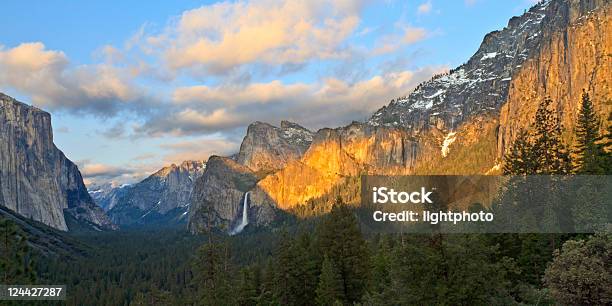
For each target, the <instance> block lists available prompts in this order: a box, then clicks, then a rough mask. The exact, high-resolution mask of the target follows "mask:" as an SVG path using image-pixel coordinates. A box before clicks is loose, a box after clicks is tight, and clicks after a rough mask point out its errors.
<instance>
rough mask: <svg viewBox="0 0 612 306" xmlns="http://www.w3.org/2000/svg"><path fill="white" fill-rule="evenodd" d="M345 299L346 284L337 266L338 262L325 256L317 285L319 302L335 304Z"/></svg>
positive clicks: (320, 303)
mask: <svg viewBox="0 0 612 306" xmlns="http://www.w3.org/2000/svg"><path fill="white" fill-rule="evenodd" d="M344 300H345V297H344V285H343V283H342V276H341V275H340V271H338V269H337V268H336V264H335V263H334V262H333V261H332V260H331V259H329V257H327V256H325V258H324V259H323V264H322V265H321V276H320V277H319V285H318V286H317V299H316V301H317V304H319V305H333V304H336V303H341V301H344Z"/></svg>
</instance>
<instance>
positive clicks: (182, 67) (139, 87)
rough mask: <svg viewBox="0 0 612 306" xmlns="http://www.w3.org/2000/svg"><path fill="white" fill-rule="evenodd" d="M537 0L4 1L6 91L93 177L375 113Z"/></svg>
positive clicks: (2, 74) (1, 61)
mask: <svg viewBox="0 0 612 306" xmlns="http://www.w3.org/2000/svg"><path fill="white" fill-rule="evenodd" d="M532 4H533V1H531V0H512V1H510V0H508V1H494V0H446V1H442V0H429V1H428V0H419V1H392V0H387V1H384V0H383V1H367V0H341V1H324V0H312V1H291V0H252V1H242V2H235V1H230V2H216V1H146V2H145V1H142V2H139V1H11V0H8V1H3V9H4V11H5V12H11V13H10V14H4V15H3V18H1V19H0V46H1V47H0V91H3V92H5V93H7V94H9V95H12V96H14V97H16V98H18V99H19V100H22V101H24V102H26V103H30V104H34V105H36V106H38V107H40V108H42V109H44V110H47V111H49V112H51V113H52V115H53V127H54V137H55V143H56V145H57V146H58V147H59V148H60V149H61V150H63V151H64V152H65V153H66V155H67V156H68V157H69V158H70V159H72V160H73V161H76V162H77V163H78V164H79V166H80V168H81V170H82V172H83V174H84V177H85V178H86V181H87V182H88V183H100V182H104V181H113V182H116V183H124V182H133V181H135V180H138V179H140V178H142V177H143V176H145V175H147V174H150V173H151V172H153V171H154V170H155V169H157V168H159V167H161V166H163V165H167V164H169V163H173V162H174V163H176V162H180V161H181V160H185V159H206V158H207V157H208V156H209V155H210V154H231V153H232V152H234V151H236V150H237V148H238V146H239V144H240V141H241V138H242V136H243V135H244V132H245V129H246V126H247V125H248V124H249V123H250V122H252V121H256V120H260V121H267V122H270V123H272V124H278V123H279V122H280V120H283V119H289V120H292V121H295V122H297V123H300V124H302V125H304V126H307V127H309V128H312V129H317V128H321V127H324V126H328V127H336V126H340V125H343V124H345V123H348V122H350V121H352V120H363V119H366V118H367V117H368V116H369V115H370V114H371V113H372V112H373V111H374V110H376V109H377V108H379V107H381V106H382V105H385V104H387V103H388V102H389V100H391V99H393V98H395V97H397V96H400V95H405V94H407V93H409V92H410V90H411V89H412V88H414V87H415V86H416V85H417V84H418V83H419V82H421V81H423V80H425V79H427V78H428V77H430V76H431V75H432V74H434V73H438V72H441V71H444V70H446V69H448V68H452V67H454V66H457V65H459V64H461V63H462V62H464V61H466V60H467V59H468V58H469V56H470V55H471V54H472V53H473V52H474V51H476V49H477V48H478V46H479V45H480V42H481V41H482V38H483V37H484V35H485V34H486V33H488V32H490V31H493V30H496V29H501V28H503V27H504V26H505V25H506V24H507V21H508V19H509V18H510V17H512V16H515V15H519V14H521V13H522V12H523V11H524V10H525V9H527V8H529V7H530V6H531V5H532Z"/></svg>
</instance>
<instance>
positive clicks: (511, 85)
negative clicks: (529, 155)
mask: <svg viewBox="0 0 612 306" xmlns="http://www.w3.org/2000/svg"><path fill="white" fill-rule="evenodd" d="M611 10H612V7H611V5H610V1H608V0H551V1H541V2H539V3H538V4H536V5H534V6H533V7H532V8H530V9H529V10H528V11H526V12H525V13H524V14H523V15H521V16H518V17H513V18H512V19H510V21H509V22H508V25H507V26H506V27H505V28H504V29H502V30H499V31H493V32H491V33H489V34H487V35H486V36H485V37H484V39H483V41H482V43H481V45H480V47H479V48H478V50H477V51H476V53H475V54H474V55H473V56H472V57H471V58H469V59H468V61H467V62H466V63H464V64H462V65H460V66H459V67H457V68H454V69H452V70H450V71H449V72H448V73H444V74H440V75H436V76H434V77H433V78H432V79H430V80H429V81H426V82H424V83H422V84H420V85H419V86H417V87H416V88H415V90H414V91H413V92H412V93H410V94H409V95H408V96H405V97H400V98H397V99H394V100H392V101H391V103H389V104H388V105H386V106H384V107H383V108H381V109H380V110H378V111H376V112H375V113H374V114H373V115H372V117H371V118H370V119H369V120H367V121H366V122H353V123H351V124H349V125H347V126H343V127H339V128H324V129H320V130H318V131H317V132H315V133H313V134H312V141H311V143H310V145H309V146H308V148H307V150H305V151H302V150H301V147H298V146H297V144H292V143H289V142H288V143H287V144H285V145H289V147H285V148H289V150H288V151H291V152H295V153H298V152H299V153H300V154H278V152H277V151H275V149H271V148H277V146H275V145H274V144H273V141H274V139H275V138H274V137H272V138H270V137H263V135H273V134H274V132H273V128H271V127H266V128H262V124H261V123H255V124H254V125H251V126H250V127H249V129H248V130H247V135H246V136H245V141H243V143H242V145H241V147H240V152H239V153H238V156H244V155H249V153H250V152H257V154H256V155H252V156H251V157H250V158H248V159H244V158H239V159H237V160H233V159H229V158H222V157H212V158H211V159H210V160H209V169H208V170H207V171H206V173H205V174H204V175H203V176H202V178H201V179H200V180H198V182H196V184H195V188H194V192H193V194H194V197H193V201H192V206H191V209H190V212H189V228H190V230H191V231H192V232H199V231H201V230H202V228H205V227H206V226H207V225H208V224H214V225H218V226H222V227H225V228H232V227H233V226H234V225H235V224H236V222H237V220H239V219H240V218H241V217H242V215H243V214H244V213H245V212H243V205H242V199H243V198H244V196H245V194H246V193H247V192H248V193H249V201H248V204H249V205H248V212H247V215H248V216H249V224H258V225H265V224H269V223H271V222H272V221H273V219H274V216H275V214H276V213H274V212H278V211H285V212H292V211H296V210H302V211H304V210H316V207H317V206H324V204H325V203H326V202H329V201H330V200H331V201H333V199H334V198H335V195H342V196H343V197H344V198H345V199H348V201H349V202H353V203H357V202H358V201H359V196H358V186H356V185H357V184H358V183H359V180H358V179H356V178H358V177H359V176H360V175H363V174H381V175H390V174H400V175H409V174H500V173H501V162H502V157H503V155H504V153H505V152H506V151H507V150H508V148H509V146H510V144H511V143H512V142H513V140H514V139H515V137H516V136H517V134H518V132H519V131H520V130H521V129H528V128H529V126H530V125H531V123H532V122H533V114H534V113H535V110H536V109H537V107H538V104H539V102H540V101H542V100H543V99H545V98H546V97H550V98H551V99H552V100H553V101H554V102H553V105H552V107H553V108H554V109H555V110H556V113H557V114H558V115H559V117H560V119H561V122H562V124H563V126H564V127H565V133H564V139H565V140H566V141H567V143H568V144H571V143H572V141H573V138H572V137H573V136H572V135H573V130H574V124H573V122H575V118H576V115H577V111H578V109H579V105H580V104H579V103H580V101H581V95H582V92H583V90H585V91H586V92H588V93H589V94H590V95H591V97H592V99H593V101H595V107H596V111H597V112H598V113H599V114H600V117H601V118H608V116H609V114H610V112H611V111H612V105H611V104H610V97H611V93H610V90H611V86H610V84H609V82H610V75H612V61H611V60H610V59H611V56H612V42H611V40H610V39H609V36H610V33H612V31H611V30H612V29H610V27H611V25H610V19H611V17H610V16H612V14H611V13H612V12H611ZM607 125H609V122H608V121H606V120H603V121H602V122H601V129H602V130H604V129H605V128H606V127H607ZM252 139H258V141H257V142H256V143H255V142H253V141H252ZM285 150H286V149H285ZM302 152H303V153H302ZM269 156H274V157H275V158H276V161H275V162H274V163H272V165H273V166H270V163H269V162H268V160H269ZM212 162H214V163H215V166H214V167H213V166H212V165H211V163H212ZM254 165H255V167H254ZM277 165H282V167H278V166H277ZM252 167H253V168H252ZM279 168H280V169H279ZM221 192H222V195H221ZM313 208H314V209H313ZM263 212H265V213H263ZM211 218H212V220H211ZM211 221H212V222H211Z"/></svg>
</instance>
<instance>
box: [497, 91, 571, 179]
mask: <svg viewBox="0 0 612 306" xmlns="http://www.w3.org/2000/svg"><path fill="white" fill-rule="evenodd" d="M551 104H552V100H551V99H550V98H546V99H544V101H542V103H540V105H539V106H538V110H537V112H536V116H535V123H534V125H533V127H532V132H531V133H526V132H520V133H519V135H518V137H517V139H516V140H515V142H514V144H513V146H512V148H511V150H510V152H509V153H508V154H506V156H504V174H515V175H516V174H567V173H570V171H571V159H570V155H569V153H568V151H567V149H566V147H565V145H564V144H563V140H562V137H561V123H560V122H559V118H558V117H557V116H556V115H555V114H554V113H553V111H551V110H550V105H551Z"/></svg>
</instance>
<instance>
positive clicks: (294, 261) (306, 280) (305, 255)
mask: <svg viewBox="0 0 612 306" xmlns="http://www.w3.org/2000/svg"><path fill="white" fill-rule="evenodd" d="M311 249H312V242H311V239H310V236H309V235H308V234H302V235H300V236H299V237H298V238H297V239H291V238H290V237H288V234H286V233H285V234H284V235H283V238H282V240H281V243H280V247H279V250H278V255H277V268H276V275H275V279H276V290H275V292H276V299H277V300H278V301H279V303H280V304H282V305H308V304H309V303H310V302H311V301H313V300H314V299H315V295H316V293H315V290H316V287H317V273H318V264H317V263H316V258H315V256H314V255H313V254H311V252H310V250H311Z"/></svg>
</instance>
